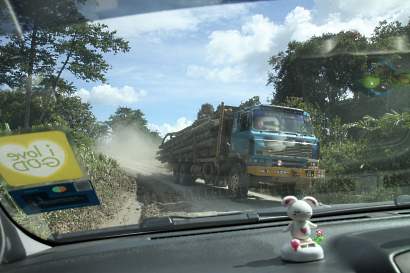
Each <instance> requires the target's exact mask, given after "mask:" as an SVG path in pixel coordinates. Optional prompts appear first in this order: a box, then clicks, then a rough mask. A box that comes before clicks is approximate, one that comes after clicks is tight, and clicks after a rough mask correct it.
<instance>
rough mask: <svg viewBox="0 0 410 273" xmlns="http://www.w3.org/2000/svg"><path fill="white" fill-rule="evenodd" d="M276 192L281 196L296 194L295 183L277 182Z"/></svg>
mask: <svg viewBox="0 0 410 273" xmlns="http://www.w3.org/2000/svg"><path fill="white" fill-rule="evenodd" d="M277 192H278V193H279V195H280V196H281V197H285V196H287V195H297V194H298V192H297V191H296V185H295V184H294V183H285V184H279V185H278V186H277Z"/></svg>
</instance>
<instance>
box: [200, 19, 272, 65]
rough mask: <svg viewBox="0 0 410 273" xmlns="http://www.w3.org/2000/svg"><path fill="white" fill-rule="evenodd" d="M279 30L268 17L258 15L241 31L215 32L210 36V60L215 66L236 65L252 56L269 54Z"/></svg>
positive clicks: (208, 48)
mask: <svg viewBox="0 0 410 273" xmlns="http://www.w3.org/2000/svg"><path fill="white" fill-rule="evenodd" d="M277 30H278V27H277V26H276V25H275V24H274V23H273V22H271V21H270V20H269V19H268V18H267V17H265V16H263V15H261V14H257V15H254V16H252V17H250V18H249V20H248V21H247V22H246V23H245V24H244V25H243V26H242V27H241V29H240V30H226V31H214V32H212V33H211V35H210V36H209V39H210V41H209V43H208V46H207V51H208V59H209V60H210V61H211V63H213V64H227V63H228V64H235V63H240V62H243V61H245V60H246V59H247V58H249V57H250V56H252V55H255V54H260V53H262V54H263V53H267V52H269V51H270V50H271V48H272V46H273V43H274V39H273V38H274V36H275V33H276V32H277Z"/></svg>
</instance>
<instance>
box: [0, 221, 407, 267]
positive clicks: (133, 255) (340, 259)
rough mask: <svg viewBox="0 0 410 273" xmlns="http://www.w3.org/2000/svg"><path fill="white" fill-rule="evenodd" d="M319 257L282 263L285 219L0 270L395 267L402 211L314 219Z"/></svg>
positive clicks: (120, 241) (403, 237)
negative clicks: (320, 244)
mask: <svg viewBox="0 0 410 273" xmlns="http://www.w3.org/2000/svg"><path fill="white" fill-rule="evenodd" d="M314 222H316V223H318V224H319V226H320V228H322V229H323V230H324V232H325V234H326V240H325V242H324V243H323V248H324V250H325V259H324V260H322V261H317V262H311V263H285V262H283V261H282V260H281V259H280V257H279V255H280V248H281V246H282V244H283V243H285V242H288V241H289V239H290V237H289V234H288V233H283V232H282V229H283V227H284V225H285V224H286V223H280V224H278V223H269V224H260V225H252V226H239V227H238V226H237V227H233V228H215V229H207V230H196V231H186V232H174V233H161V234H151V235H140V236H128V237H120V238H113V239H106V240H99V241H93V242H84V243H77V244H70V245H64V246H58V247H54V248H52V249H49V250H46V251H44V252H41V253H38V254H36V255H32V256H30V257H28V258H26V259H25V260H22V261H19V262H17V263H14V264H5V265H0V271H1V272H16V273H17V272H18V273H23V272H27V273H28V272H30V273H34V272H39V273H40V272H41V273H43V272H56V273H65V272H78V273H82V272H86V273H88V272H100V273H103V272H107V273H108V272H109V273H113V272H125V273H127V272H155V273H160V272H195V273H200V272H303V273H308V272H315V273H320V272H372V273H377V272H383V273H386V272H399V271H398V268H397V267H396V266H395V265H394V263H393V260H394V258H393V255H394V254H396V253H403V252H405V251H406V250H407V249H410V216H408V215H397V214H389V213H384V214H383V215H373V216H372V217H368V216H355V217H353V218H352V219H339V220H337V219H333V220H332V219H329V220H323V219H315V220H314Z"/></svg>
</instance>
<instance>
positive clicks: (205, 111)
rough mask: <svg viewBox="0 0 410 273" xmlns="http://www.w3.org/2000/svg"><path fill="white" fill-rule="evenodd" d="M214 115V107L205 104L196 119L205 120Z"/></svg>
mask: <svg viewBox="0 0 410 273" xmlns="http://www.w3.org/2000/svg"><path fill="white" fill-rule="evenodd" d="M213 114H214V107H213V105H212V104H210V103H204V104H202V105H201V109H199V111H198V113H197V115H196V119H197V120H200V119H203V118H207V117H212V115H213Z"/></svg>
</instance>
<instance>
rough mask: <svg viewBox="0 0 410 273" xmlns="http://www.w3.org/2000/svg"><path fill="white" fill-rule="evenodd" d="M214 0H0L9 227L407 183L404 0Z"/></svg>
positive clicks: (409, 129) (52, 234) (193, 212)
mask: <svg viewBox="0 0 410 273" xmlns="http://www.w3.org/2000/svg"><path fill="white" fill-rule="evenodd" d="M216 2H220V1H207V0H199V1H159V2H158V4H155V5H153V4H152V3H151V1H133V2H132V4H130V3H129V1H109V0H99V1H94V0H79V1H77V0H47V1H44V0H4V1H0V7H1V9H0V204H1V207H2V208H3V209H4V210H6V211H7V212H8V215H10V216H11V217H12V218H13V220H14V221H15V222H16V223H17V224H19V225H20V226H21V228H23V229H25V230H27V231H28V232H30V233H31V234H33V235H35V236H37V237H41V238H43V239H46V240H51V241H53V240H59V239H58V238H61V237H62V236H72V237H71V238H72V239H73V240H75V238H77V236H80V235H79V234H81V233H82V232H86V231H87V232H88V231H92V232H91V233H87V234H95V236H97V234H102V233H103V232H105V231H106V230H107V229H109V228H113V227H115V228H116V229H115V230H117V231H118V232H121V231H124V232H125V230H126V228H127V227H128V228H130V227H132V230H140V229H141V228H145V230H147V229H150V228H153V227H154V226H158V225H161V223H162V224H164V221H162V222H161V221H160V220H158V219H160V218H161V217H165V216H173V217H190V218H193V219H195V217H203V218H201V219H202V221H203V222H204V223H205V222H206V221H207V218H206V216H210V215H214V216H215V215H220V214H227V213H228V214H229V213H241V212H252V213H253V212H260V211H268V210H277V211H280V212H282V213H285V208H283V207H282V205H281V200H282V198H283V197H284V196H287V195H293V196H297V197H298V198H302V197H303V196H307V195H310V196H314V197H315V198H316V199H317V200H319V202H320V203H321V204H324V205H325V206H327V208H328V209H329V210H330V211H332V210H333V209H337V207H338V206H339V205H341V204H343V205H344V206H352V207H357V206H361V204H364V203H366V204H368V205H369V206H374V204H376V203H375V202H390V203H392V200H393V199H394V198H395V197H396V196H399V195H404V194H410V180H409V177H410V150H409V147H410V146H409V145H410V138H409V136H410V21H409V18H410V1H378V0H363V1H353V0H304V1H297V0H278V1H221V2H224V3H225V2H229V3H231V2H235V4H233V3H231V4H215V3H216ZM236 2H238V3H236ZM209 4H213V5H209ZM329 206H330V207H329ZM218 217H219V216H218ZM233 217H234V216H232V218H233ZM152 219H156V220H157V221H156V222H155V221H152ZM214 219H216V218H214ZM218 219H219V218H218ZM147 221H151V222H150V224H147ZM165 222H167V221H165ZM143 223H144V224H143ZM167 223H168V227H167V226H166V225H165V228H168V229H171V228H170V227H169V225H170V224H169V221H168V222H167ZM198 225H199V224H198ZM90 236H91V235H90ZM93 236H94V235H93ZM78 238H80V237H78Z"/></svg>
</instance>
